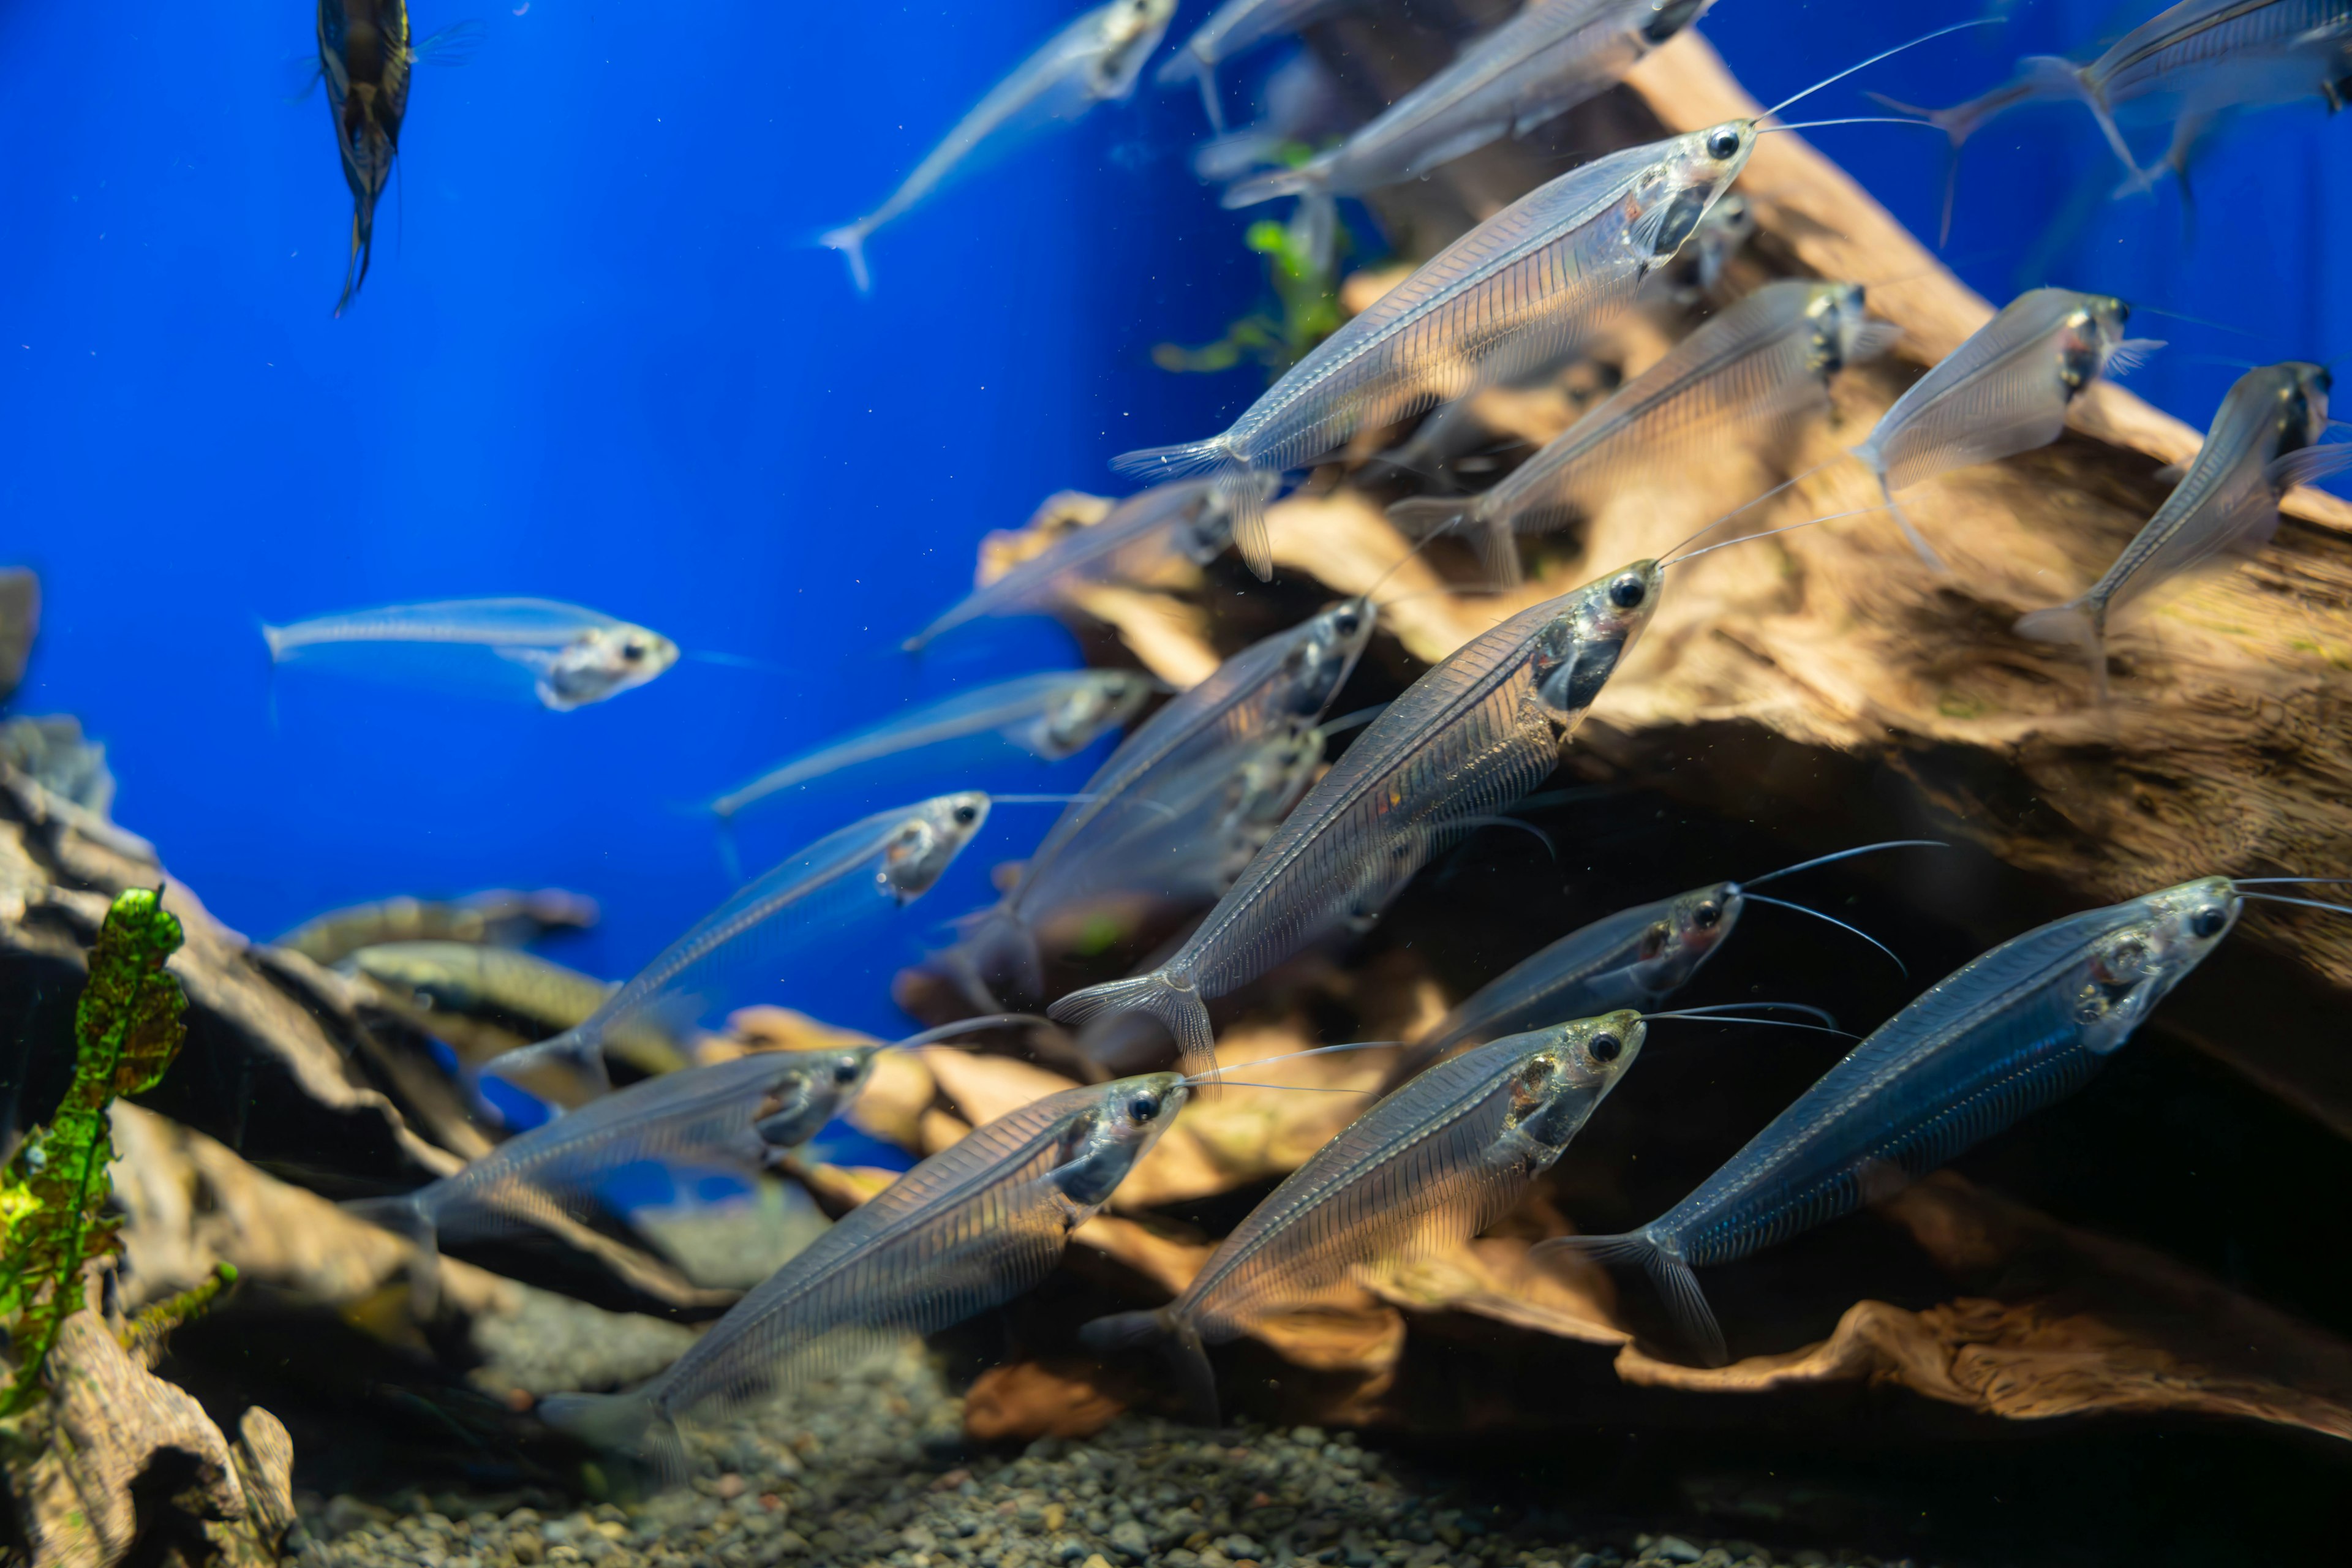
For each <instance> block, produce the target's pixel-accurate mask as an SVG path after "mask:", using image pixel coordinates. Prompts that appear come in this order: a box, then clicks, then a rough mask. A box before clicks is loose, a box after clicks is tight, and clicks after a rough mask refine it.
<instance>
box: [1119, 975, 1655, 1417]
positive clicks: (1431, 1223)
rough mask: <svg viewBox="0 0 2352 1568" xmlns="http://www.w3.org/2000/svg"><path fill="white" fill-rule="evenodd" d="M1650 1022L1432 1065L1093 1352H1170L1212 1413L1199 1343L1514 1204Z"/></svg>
mask: <svg viewBox="0 0 2352 1568" xmlns="http://www.w3.org/2000/svg"><path fill="white" fill-rule="evenodd" d="M1647 1035H1648V1026H1646V1025H1645V1024H1643V1021H1642V1017H1641V1015H1640V1014H1638V1013H1633V1012H1630V1011H1628V1012H1619V1013H1611V1014H1608V1015H1607V1016H1602V1017H1598V1018H1585V1019H1581V1020H1580V1021H1578V1022H1576V1023H1572V1024H1562V1025H1559V1026H1555V1027H1552V1028H1549V1029H1538V1030H1535V1031H1533V1032H1531V1033H1528V1034H1524V1035H1511V1036H1507V1037H1505V1038H1502V1039H1499V1040H1496V1041H1494V1042H1492V1043H1491V1044H1488V1045H1485V1046H1481V1047H1478V1048H1477V1049H1475V1050H1472V1051H1467V1052H1465V1053H1464V1054H1463V1055H1461V1056H1458V1057H1455V1058H1454V1059H1453V1060H1451V1061H1449V1062H1445V1063H1443V1064H1441V1065H1440V1066H1438V1067H1435V1068H1431V1069H1430V1070H1429V1071H1428V1072H1425V1073H1423V1074H1422V1075H1421V1076H1420V1077H1419V1078H1417V1079H1413V1080H1412V1082H1411V1083H1409V1084H1407V1085H1406V1086H1405V1087H1404V1088H1402V1089H1398V1090H1397V1091H1396V1092H1395V1093H1393V1094H1391V1095H1390V1096H1388V1098H1386V1099H1385V1100H1381V1102H1380V1103H1379V1104H1377V1105H1375V1106H1373V1107H1372V1108H1371V1109H1370V1110H1368V1111H1366V1112H1364V1114H1363V1115H1362V1116H1360V1117H1359V1118H1357V1120H1356V1121H1353V1122H1352V1123H1350V1124H1349V1127H1348V1129H1347V1131H1343V1132H1341V1133H1340V1134H1339V1136H1338V1137H1336V1138H1334V1139H1332V1140H1331V1142H1328V1143H1326V1144H1325V1145H1324V1146H1323V1147H1322V1148H1320V1149H1318V1150H1317V1151H1316V1152H1315V1154H1314V1156H1313V1158H1311V1159H1309V1160H1308V1161H1307V1163H1305V1164H1303V1165H1301V1166H1299V1167H1298V1169H1297V1170H1296V1171H1293V1172H1292V1173H1290V1175H1289V1177H1288V1178H1287V1179H1286V1180H1285V1181H1284V1182H1283V1184H1282V1185H1280V1186H1279V1187H1276V1189H1275V1190H1274V1192H1273V1194H1272V1195H1270V1196H1269V1197H1267V1198H1266V1200H1265V1202H1264V1203H1262V1204H1260V1205H1258V1206H1257V1207H1256V1208H1255V1209H1253V1210H1251V1211H1250V1214H1249V1217H1248V1218H1246V1219H1244V1220H1243V1221H1242V1223H1241V1224H1240V1225H1238V1226H1234V1231H1233V1234H1231V1235H1230V1236H1228V1237H1225V1239H1224V1240H1223V1243H1221V1244H1220V1245H1219V1246H1218V1247H1217V1250H1216V1251H1215V1252H1213V1253H1212V1254H1210V1256H1209V1260H1208V1261H1207V1262H1206V1263H1204V1264H1202V1266H1201V1271H1200V1273H1198V1274H1196V1275H1194V1276H1193V1277H1192V1284H1191V1285H1190V1286H1188V1287H1186V1289H1185V1290H1184V1293H1183V1294H1182V1295H1181V1296H1179V1297H1178V1298H1177V1299H1176V1300H1173V1301H1171V1302H1170V1303H1169V1304H1168V1305H1167V1306H1165V1307H1162V1308H1160V1309H1159V1310H1157V1311H1150V1312H1121V1313H1118V1314H1117V1315H1115V1316H1112V1317H1108V1318H1100V1319H1097V1320H1096V1321H1094V1322H1091V1323H1089V1324H1087V1326H1086V1328H1085V1329H1084V1330H1082V1331H1081V1338H1082V1339H1083V1340H1084V1342H1085V1343H1086V1345H1087V1348H1088V1349H1090V1350H1093V1351H1096V1352H1109V1351H1116V1350H1121V1349H1125V1348H1127V1347H1129V1346H1132V1345H1139V1344H1147V1343H1156V1344H1159V1345H1160V1346H1161V1347H1162V1348H1163V1349H1165V1350H1166V1351H1168V1352H1170V1357H1171V1361H1172V1362H1174V1363H1175V1364H1176V1366H1177V1369H1178V1375H1179V1379H1180V1381H1181V1383H1182V1384H1183V1386H1184V1390H1185V1394H1186V1396H1187V1403H1188V1404H1189V1405H1191V1407H1192V1415H1193V1418H1194V1419H1195V1420H1198V1421H1200V1422H1201V1423H1202V1424H1203V1425H1205V1426H1214V1425H1215V1424H1216V1419H1217V1385H1216V1379H1215V1376H1214V1374H1213V1373H1212V1371H1211V1369H1210V1366H1209V1359H1208V1351H1207V1347H1208V1346H1209V1345H1212V1344H1222V1343H1223V1342H1226V1341H1228V1340H1234V1339H1239V1338H1240V1337H1242V1336H1243V1335H1244V1334H1247V1333H1250V1332H1252V1331H1255V1330H1256V1329H1257V1328H1258V1327H1259V1326H1260V1325H1261V1324H1263V1323H1264V1322H1265V1321H1266V1320H1268V1319H1270V1318H1275V1317H1279V1316H1281V1315H1283V1314H1284V1313H1286V1312H1291V1311H1296V1310H1298V1309H1300V1308H1301V1307H1303V1306H1308V1305H1312V1304H1313V1303H1314V1302H1315V1300H1316V1298H1318V1296H1320V1295H1321V1294H1323V1293H1324V1292H1326V1291H1328V1290H1330V1289H1333V1288H1334V1287H1337V1286H1339V1285H1343V1284H1345V1283H1347V1282H1348V1281H1349V1279H1351V1278H1352V1277H1354V1276H1356V1275H1357V1273H1358V1272H1359V1271H1360V1270H1361V1269H1365V1268H1374V1267H1377V1266H1379V1265H1381V1264H1388V1263H1393V1262H1397V1261H1402V1260H1405V1259H1409V1258H1414V1257H1419V1256H1428V1255H1432V1254H1443V1253H1444V1252H1445V1251H1448V1250H1450V1249H1451V1248H1453V1247H1458V1246H1460V1245H1461V1244H1462V1243H1464V1242H1466V1241H1468V1240H1470V1239H1471V1238H1472V1237H1475V1236H1476V1235H1478V1234H1479V1233H1480V1232H1481V1231H1483V1230H1485V1229H1486V1227H1487V1226H1491V1225H1493V1224H1494V1223H1495V1222H1496V1220H1498V1219H1500V1218H1502V1217H1503V1215H1506V1214H1508V1213H1509V1212H1510V1211H1511V1210H1512V1208H1514V1207H1515V1206H1517V1203H1518V1201H1519V1198H1520V1196H1521V1195H1522V1194H1524V1193H1525V1192H1526V1191H1527V1189H1528V1184H1529V1183H1530V1182H1532V1181H1534V1180H1535V1178H1536V1177H1538V1176H1539V1175H1541V1174H1542V1173H1544V1172H1546V1171H1548V1170H1549V1169H1550V1168H1551V1166H1552V1163H1553V1162H1555V1161H1557V1160H1558V1159H1559V1157H1560V1155H1561V1154H1562V1153H1563V1152H1566V1150H1567V1148H1568V1145H1569V1141H1570V1139H1572V1138H1574V1137H1575V1136H1576V1134H1577V1133H1578V1131H1580V1130H1581V1129H1582V1128H1583V1126H1584V1123H1585V1121H1586V1120H1587V1119H1588V1118H1590V1117H1591V1114H1592V1112H1593V1110H1595V1109H1596V1108H1597V1107H1598V1106H1599V1105H1600V1104H1601V1100H1603V1099H1605V1098H1607V1096H1608V1093H1609V1091H1610V1090H1611V1089H1613V1088H1615V1087H1616V1084H1617V1080H1618V1079H1621V1078H1622V1077H1624V1075H1625V1071H1626V1069H1627V1068H1631V1067H1632V1066H1633V1061H1634V1058H1637V1057H1638V1056H1640V1055H1641V1051H1642V1043H1643V1039H1644V1038H1646V1037H1647Z"/></svg>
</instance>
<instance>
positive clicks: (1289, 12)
mask: <svg viewBox="0 0 2352 1568" xmlns="http://www.w3.org/2000/svg"><path fill="white" fill-rule="evenodd" d="M1361 4H1363V0H1225V3H1224V4H1223V5H1220V6H1218V7H1217V8H1216V9H1215V10H1214V11H1213V12H1211V13H1210V14H1209V19H1208V20H1207V21H1205V22H1203V23H1202V24H1201V26H1199V27H1198V28H1197V29H1195V30H1194V32H1193V34H1192V37H1189V38H1187V39H1185V40H1184V42H1183V43H1182V44H1181V45H1180V46H1178V47H1177V50H1176V54H1175V57H1174V58H1172V59H1169V60H1166V61H1163V62H1162V63H1161V65H1160V72H1159V74H1158V75H1157V76H1156V77H1154V78H1153V80H1155V81H1157V82H1159V83H1160V86H1162V87H1173V86H1177V85H1179V84H1180V83H1182V82H1187V81H1196V82H1198V83H1199V84H1200V88H1201V108H1202V111H1203V112H1204V113H1206V114H1207V115H1208V117H1209V124H1210V125H1211V126H1212V127H1213V128H1214V129H1215V130H1217V131H1219V132H1223V130H1224V128H1225V108H1224V105H1223V103H1222V102H1220V101H1219V100H1218V99H1217V67H1218V66H1220V65H1222V64H1223V63H1224V62H1225V61H1227V60H1229V59H1232V58H1234V56H1236V55H1238V54H1240V53H1241V52H1242V51H1243V50H1244V49H1249V48H1254V47H1256V46H1257V45H1259V44H1262V43H1264V42H1265V40H1266V39H1268V38H1276V37H1282V36H1284V35H1285V34H1288V33H1296V32H1297V31H1298V30H1299V29H1300V28H1301V27H1304V26H1307V24H1308V23H1309V22H1319V21H1321V20H1322V19H1323V18H1324V17H1326V16H1331V15H1333V14H1334V13H1336V12H1339V11H1344V10H1346V9H1348V8H1349V6H1351V5H1361Z"/></svg>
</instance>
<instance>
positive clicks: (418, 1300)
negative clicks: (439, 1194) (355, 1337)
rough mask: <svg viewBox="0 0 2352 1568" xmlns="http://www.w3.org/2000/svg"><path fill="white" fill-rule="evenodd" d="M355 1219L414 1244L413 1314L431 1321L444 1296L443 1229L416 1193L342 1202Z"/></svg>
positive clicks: (410, 1270)
mask: <svg viewBox="0 0 2352 1568" xmlns="http://www.w3.org/2000/svg"><path fill="white" fill-rule="evenodd" d="M340 1206H341V1209H342V1211H343V1212H344V1213H345V1214H347V1215H351V1216H352V1218H353V1219H363V1220H365V1221H367V1222H368V1224H370V1225H372V1226H377V1227H379V1228H381V1229H383V1230H388V1231H390V1232H392V1233H393V1234H394V1236H400V1237H407V1238H408V1242H409V1245H410V1246H411V1247H413V1248H414V1251H413V1252H412V1254H411V1255H410V1258H409V1260H408V1307H409V1314H410V1316H412V1317H413V1318H415V1320H416V1321H417V1322H419V1323H425V1322H430V1321H432V1318H433V1313H434V1310H435V1309H436V1307H437V1306H438V1305H439V1304H440V1300H441V1232H440V1228H439V1227H438V1226H436V1225H435V1224H434V1223H433V1215H432V1214H431V1213H430V1212H429V1211H428V1210H426V1208H425V1205H423V1204H421V1203H418V1202H417V1201H416V1194H414V1193H402V1194H398V1195H396V1196H394V1197H388V1198H353V1199H352V1200H351V1201H350V1202H349V1203H346V1204H343V1205H340Z"/></svg>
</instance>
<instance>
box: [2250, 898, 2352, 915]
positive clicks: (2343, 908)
mask: <svg viewBox="0 0 2352 1568" xmlns="http://www.w3.org/2000/svg"><path fill="white" fill-rule="evenodd" d="M2238 897H2240V898H2242V899H2260V900H2263V902H2264V903H2269V904H2301V905H2302V906H2303V907H2304V908H2305V909H2306V910H2332V911H2334V912H2335V913H2336V914H2339V915H2352V904H2323V903H2321V902H2320V901H2319V900H2317V899H2290V898H2288V897H2287V896H2286V895H2285V894H2284V893H2240V894H2239V895H2238Z"/></svg>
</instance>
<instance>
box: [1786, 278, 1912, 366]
mask: <svg viewBox="0 0 2352 1568" xmlns="http://www.w3.org/2000/svg"><path fill="white" fill-rule="evenodd" d="M1805 321H1806V324H1807V326H1808V328H1809V329H1810V331H1811V339H1810V340H1809V342H1808V344H1807V348H1806V352H1805V367H1806V368H1807V369H1808V370H1810V371H1811V372H1812V373H1813V374H1815V375H1818V376H1822V377H1825V378H1826V377H1828V376H1832V375H1835V374H1837V373H1838V372H1840V371H1842V370H1843V369H1844V368H1845V367H1846V366H1848V365H1850V364H1860V363H1863V362H1864V360H1868V359H1874V358H1875V357H1877V355H1878V354H1879V353H1882V352H1883V351H1884V350H1885V348H1886V346H1887V345H1888V344H1889V343H1891V342H1894V340H1895V335H1896V331H1897V329H1896V328H1895V327H1893V326H1891V325H1889V324H1888V323H1887V322H1885V321H1873V320H1872V319H1871V315H1870V307H1869V304H1868V302H1867V300H1866V299H1865V296H1864V292H1863V288H1862V285H1861V284H1859V283H1815V284H1813V285H1811V287H1810V288H1809V289H1807V290H1806V300H1805Z"/></svg>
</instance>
